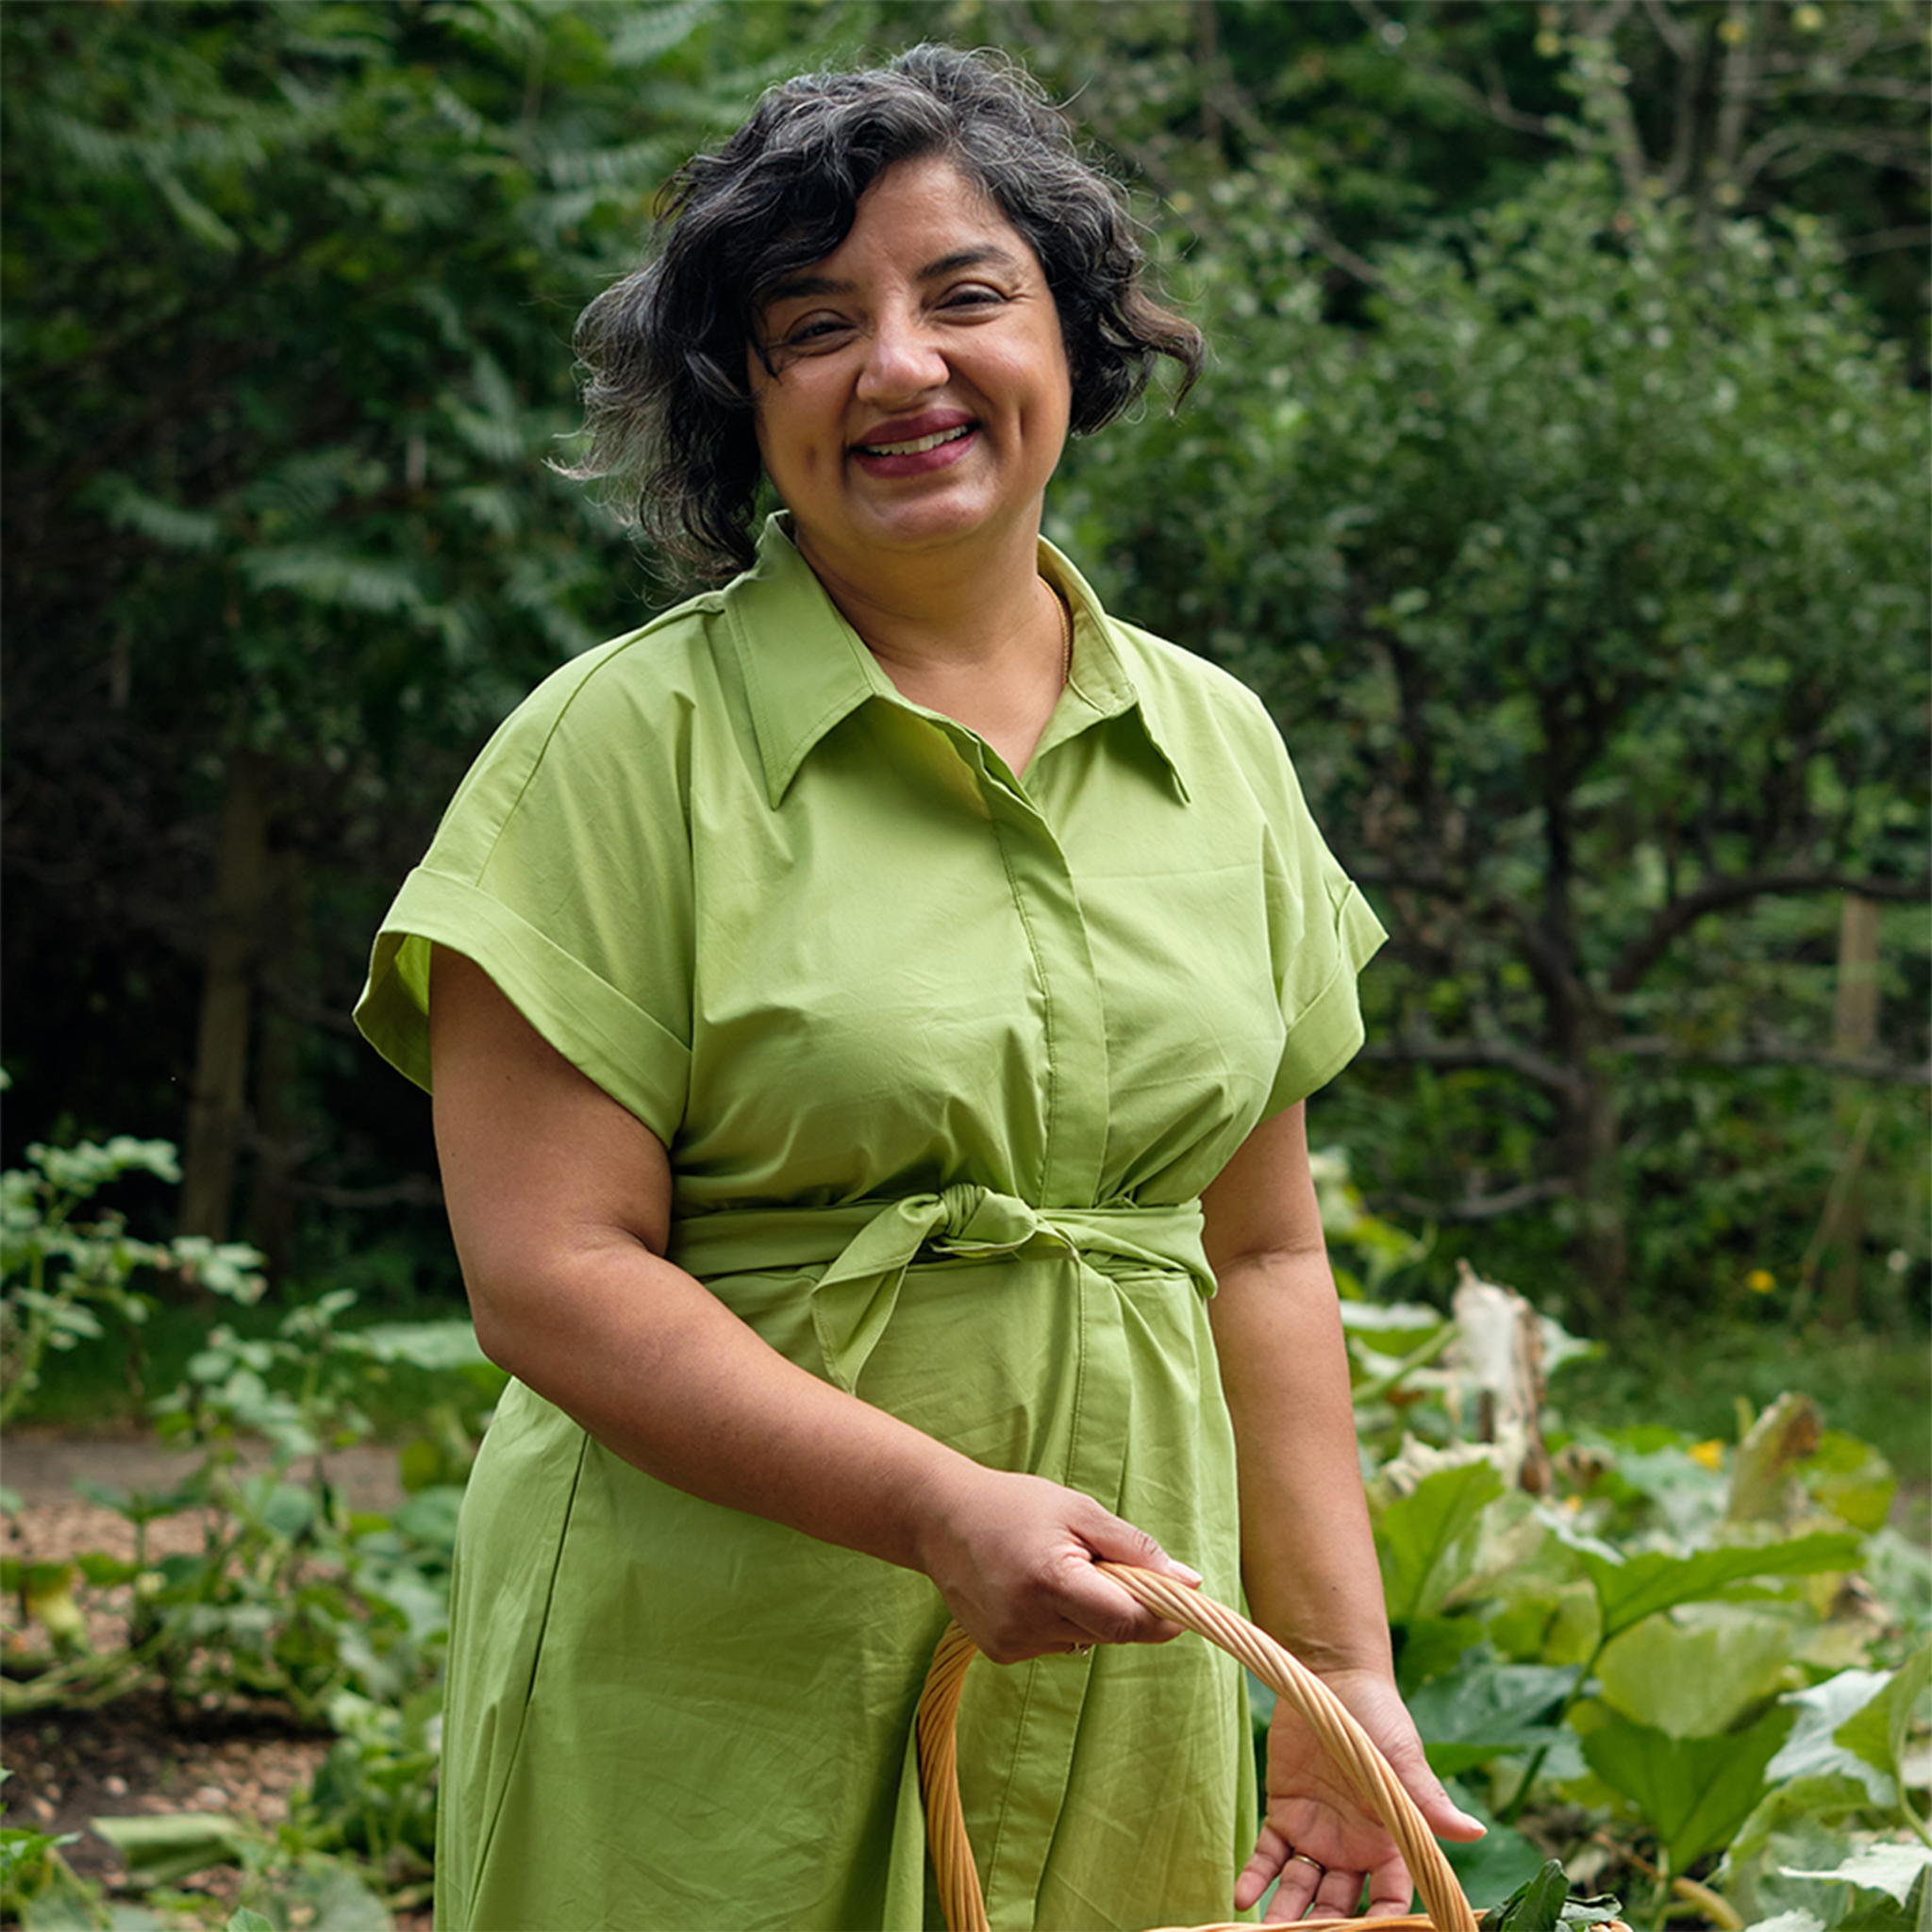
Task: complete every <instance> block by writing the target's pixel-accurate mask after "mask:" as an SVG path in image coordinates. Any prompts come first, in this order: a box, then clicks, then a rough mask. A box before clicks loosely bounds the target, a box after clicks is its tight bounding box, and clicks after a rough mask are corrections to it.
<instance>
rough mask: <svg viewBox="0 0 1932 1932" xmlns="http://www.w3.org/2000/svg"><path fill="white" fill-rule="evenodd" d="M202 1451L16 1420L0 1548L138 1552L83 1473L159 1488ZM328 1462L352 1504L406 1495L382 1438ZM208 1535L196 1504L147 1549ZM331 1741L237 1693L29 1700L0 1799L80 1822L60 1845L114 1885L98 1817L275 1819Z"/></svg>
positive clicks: (202, 1886)
mask: <svg viewBox="0 0 1932 1932" xmlns="http://www.w3.org/2000/svg"><path fill="white" fill-rule="evenodd" d="M196 1459H197V1458H196V1457H194V1456H193V1455H192V1454H183V1453H179V1452H169V1451H166V1450H163V1449H161V1448H160V1447H159V1446H158V1444H157V1443H156V1442H154V1441H152V1440H150V1439H147V1438H143V1437H141V1436H137V1435H131V1434H130V1435H121V1436H99V1437H76V1436H73V1435H68V1434H61V1435H58V1436H56V1435H42V1434H40V1433H37V1432H35V1431H32V1430H25V1429H23V1430H16V1431H10V1432H9V1433H8V1439H7V1441H6V1443H5V1445H4V1449H0V1483H4V1484H5V1486H6V1487H7V1488H8V1489H9V1490H11V1491H14V1492H15V1494H16V1495H17V1496H18V1497H19V1498H20V1500H21V1505H22V1507H20V1509H19V1510H18V1511H17V1512H15V1513H13V1514H10V1515H9V1516H8V1518H7V1519H6V1533H5V1554H6V1555H8V1556H9V1557H25V1558H27V1559H29V1560H32V1561H47V1560H51V1559H53V1558H57V1557H67V1556H73V1555H75V1554H77V1553H80V1552H83V1551H91V1550H98V1551H102V1552H105V1553H107V1554H108V1555H111V1556H118V1557H130V1556H131V1555H132V1554H133V1540H132V1533H131V1530H130V1528H129V1525H128V1524H127V1521H126V1519H125V1517H123V1516H121V1515H120V1514H118V1513H117V1512H116V1511H114V1510H112V1509H108V1508H104V1507H100V1506H99V1505H97V1504H93V1503H91V1502H88V1501H86V1500H85V1499H84V1498H82V1497H80V1496H79V1495H77V1494H76V1492H75V1487H74V1486H75V1483H76V1482H82V1481H85V1482H92V1483H98V1484H101V1485H103V1486H104V1487H106V1488H108V1489H111V1490H117V1491H126V1490H134V1489H140V1490H145V1491H150V1492H152V1491H164V1490H165V1489H167V1488H168V1487H170V1486H172V1484H174V1483H175V1481H177V1480H179V1479H180V1478H181V1477H183V1476H185V1475H187V1474H189V1473H190V1472H191V1471H192V1469H193V1467H194V1466H195V1462H196ZM328 1474H329V1476H330V1479H331V1481H332V1482H334V1483H335V1484H336V1485H337V1486H338V1488H339V1489H340V1490H341V1491H342V1493H343V1494H344V1496H345V1497H346V1499H347V1500H348V1502H349V1504H350V1507H354V1508H361V1509H372V1510H384V1511H386V1510H389V1509H392V1508H394V1507H395V1506H396V1504H397V1503H398V1501H399V1500H400V1497H401V1491H400V1489H399V1487H398V1485H397V1482H396V1474H395V1457H394V1456H393V1454H392V1453H391V1452H390V1451H388V1450H385V1449H379V1448H359V1449H353V1450H347V1451H342V1452H339V1453H337V1454H335V1455H332V1456H330V1457H328ZM201 1538H202V1518H201V1515H200V1512H198V1511H184V1512H183V1513H181V1514H180V1515H177V1516H172V1517H166V1518H163V1519H162V1520H161V1521H159V1522H158V1523H155V1524H151V1525H150V1527H149V1531H148V1539H149V1552H150V1555H151V1556H163V1555H166V1554H168V1553H169V1552H171V1551H179V1550H191V1549H194V1548H198V1547H199V1546H200V1542H201ZM20 1622H21V1619H20V1610H19V1606H18V1604H17V1603H15V1602H12V1601H8V1602H7V1603H6V1604H4V1606H0V1646H4V1647H7V1648H12V1647H13V1646H15V1645H18V1644H20V1643H22V1642H23V1641H24V1639H23V1634H22V1631H21V1628H20ZM90 1634H91V1637H92V1641H93V1643H94V1646H95V1647H96V1648H97V1649H105V1648H109V1647H112V1646H115V1645H117V1644H118V1643H120V1642H122V1641H125V1631H124V1630H122V1629H121V1628H119V1627H117V1624H116V1622H115V1620H113V1619H109V1618H99V1619H96V1620H94V1624H93V1627H92V1629H91V1632H90ZM36 1647H38V1646H36ZM328 1747H329V1740H328V1739H327V1738H326V1737H323V1736H319V1735H317V1734H315V1733H313V1732H309V1731H305V1730H303V1728H302V1727H301V1726H300V1725H299V1724H296V1723H294V1722H293V1719H292V1715H291V1713H290V1712H287V1711H285V1710H278V1709H276V1708H274V1707H267V1708H263V1707H257V1706H242V1705H239V1704H238V1705H236V1706H234V1707H209V1708H206V1709H200V1710H194V1711H191V1712H188V1713H186V1714H171V1713H170V1712H169V1711H168V1710H167V1709H166V1708H165V1707H164V1705H163V1701H162V1700H161V1698H160V1697H159V1696H158V1694H151V1693H143V1694H141V1695H138V1696H132V1697H125V1698H122V1699H119V1700H117V1701H116V1702H115V1703H113V1704H111V1705H108V1706H106V1707H102V1708H101V1709H98V1710H47V1711H34V1712H30V1713H28V1714H26V1715H25V1716H21V1717H18V1718H14V1719H11V1720H9V1722H8V1726H7V1733H6V1737H5V1739H4V1740H0V1757H4V1762H5V1764H6V1768H7V1770H8V1772H9V1773H10V1774H11V1775H10V1776H9V1778H8V1781H7V1784H6V1786H5V1788H4V1790H0V1799H4V1802H5V1805H6V1807H7V1815H8V1822H9V1823H11V1824H22V1825H31V1826H33V1827H34V1828H35V1829H37V1830H41V1831H45V1832H52V1833H65V1832H75V1833H77V1834H78V1836H77V1837H76V1839H75V1841H74V1842H73V1843H71V1844H69V1845H67V1846H65V1847H64V1848H63V1851H62V1856H63V1857H65V1858H66V1859H67V1861H68V1863H69V1864H70V1865H72V1866H73V1868H74V1870H75V1872H76V1873H78V1874H80V1875H81V1876H83V1877H85V1878H90V1879H93V1880H97V1881H100V1882H103V1883H105V1884H107V1885H108V1886H109V1887H110V1888H112V1887H115V1886H117V1885H118V1884H120V1882H121V1881H122V1880H123V1879H124V1878H125V1873H124V1872H123V1870H122V1868H121V1864H120V1860H119V1859H118V1857H116V1855H115V1853H114V1851H113V1849H112V1847H111V1846H110V1845H108V1842H107V1840H105V1839H103V1838H102V1837H100V1836H99V1834H98V1833H96V1832H94V1831H93V1830H92V1828H91V1827H92V1820H94V1819H96V1818H104V1817H116V1816H126V1815H128V1814H130V1813H137V1812H141V1813H162V1812H179V1811H219V1812H226V1813H229V1814H231V1815H233V1816H236V1817H241V1818H249V1819H253V1820H255V1821H256V1822H258V1824H262V1825H265V1826H267V1827H269V1828H271V1829H272V1828H273V1827H274V1826H275V1825H276V1824H279V1823H281V1822H282V1821H283V1820H284V1819H286V1818H287V1817H288V1815H289V1799H290V1794H291V1792H292V1791H294V1790H297V1789H299V1788H300V1787H302V1786H305V1785H307V1784H308V1781H309V1779H310V1778H311V1777H312V1776H313V1775H314V1773H315V1770H316V1767H317V1766H318V1765H319V1764H320V1763H321V1761H322V1759H323V1757H325V1755H326V1754H327V1751H328ZM239 1875H240V1874H236V1873H234V1872H232V1871H221V1870H216V1871H212V1872H209V1873H207V1874H199V1875H197V1876H196V1877H195V1878H193V1879H191V1880H189V1881H188V1882H187V1883H186V1884H184V1885H183V1886H182V1887H181V1890H187V1891H205V1892H207V1893H208V1895H209V1896H210V1897H211V1898H214V1899H219V1900H224V1901H226V1900H229V1899H231V1898H232V1894H233V1890H234V1888H235V1886H236V1884H237V1883H238V1882H239ZM397 1923H398V1925H399V1926H401V1927H409V1926H413V1925H417V1924H420V1925H422V1926H425V1927H426V1925H427V1923H428V1921H427V1915H426V1914H424V1915H421V1916H420V1918H402V1919H399V1920H398V1922H397Z"/></svg>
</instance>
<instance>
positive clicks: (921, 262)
mask: <svg viewBox="0 0 1932 1932" xmlns="http://www.w3.org/2000/svg"><path fill="white" fill-rule="evenodd" d="M975 264H986V265H989V266H997V265H1000V264H1006V265H1008V266H1010V267H1011V268H1012V269H1013V270H1015V271H1016V272H1019V273H1023V274H1024V273H1025V272H1026V271H1027V270H1029V269H1030V270H1034V271H1038V269H1039V266H1040V264H1039V261H1038V258H1036V257H1035V255H1034V253H1033V250H1032V248H1031V247H1030V246H1029V245H1028V244H1027V242H1026V241H1025V238H1024V236H1022V235H1021V234H1020V232H1019V230H1018V229H1016V228H1015V227H1014V226H1013V225H1012V224H1011V223H1010V222H1009V221H1008V219H1007V217H1006V215H1005V213H1004V212H1003V211H1002V210H1001V208H1000V206H999V204H998V203H997V202H996V201H994V200H993V199H992V197H991V195H989V194H988V193H987V192H986V191H985V190H984V189H982V188H981V187H980V186H979V184H978V183H977V182H975V181H974V180H973V179H972V178H971V177H970V176H969V175H965V174H964V173H962V172H961V170H960V169H959V167H958V164H957V163H955V162H953V161H951V160H948V159H945V158H942V157H940V156H937V155H933V156H924V157H921V158H917V159H914V160H909V161H898V162H895V163H894V164H893V165H892V166H891V167H890V168H887V169H886V170H884V171H883V172H882V173H881V174H880V175H877V176H876V177H875V178H874V180H873V181H872V182H871V183H870V184H869V185H868V186H867V188H866V190H865V192H864V193H862V194H861V195H860V196H859V198H858V208H857V209H856V210H855V212H854V215H853V221H852V226H851V227H850V228H849V229H848V230H847V231H846V233H845V236H844V239H843V240H842V241H841V242H840V243H839V245H838V246H837V247H836V248H834V249H832V250H831V251H830V253H828V254H826V255H824V256H821V257H820V258H817V259H816V260H811V261H807V262H804V263H801V264H800V265H799V266H798V267H797V268H795V269H791V268H788V269H783V270H781V271H779V273H778V274H777V275H775V276H774V277H773V278H772V279H771V280H769V281H767V282H766V283H764V284H763V286H762V287H760V288H759V290H758V294H757V298H756V300H757V306H758V307H759V308H764V307H766V306H768V305H769V304H772V303H774V302H782V301H786V300H788V299H793V298H805V297H810V296H814V295H823V294H836V293H841V292H845V291H849V290H850V289H852V288H854V287H855V286H857V281H858V279H862V278H864V277H865V276H867V275H873V274H876V273H878V272H880V271H881V270H885V269H890V270H891V272H893V273H895V274H908V275H911V276H912V277H913V278H914V279H915V280H926V279H930V278H931V277H934V276H937V275H945V274H949V273H955V272H957V271H958V270H959V269H961V268H966V267H971V266H973V265H975Z"/></svg>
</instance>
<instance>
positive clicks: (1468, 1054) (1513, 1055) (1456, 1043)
mask: <svg viewBox="0 0 1932 1932" xmlns="http://www.w3.org/2000/svg"><path fill="white" fill-rule="evenodd" d="M1361 1058H1363V1059H1368V1060H1390V1061H1394V1062H1397V1063H1398V1064H1402V1065H1410V1066H1413V1065H1421V1066H1430V1067H1444V1068H1447V1069H1449V1070H1451V1071H1452V1072H1453V1071H1456V1070H1457V1069H1460V1070H1463V1071H1466V1072H1489V1073H1507V1074H1517V1075H1519V1076H1520V1077H1521V1078H1523V1079H1524V1080H1527V1081H1528V1082H1529V1083H1530V1085H1531V1086H1533V1087H1541V1088H1542V1089H1543V1090H1544V1091H1546V1092H1550V1093H1556V1094H1560V1095H1561V1096H1563V1097H1564V1098H1565V1099H1571V1100H1574V1098H1575V1097H1576V1096H1577V1095H1578V1093H1579V1092H1580V1090H1581V1086H1582V1082H1581V1080H1580V1079H1579V1077H1578V1076H1577V1075H1576V1074H1574V1073H1573V1072H1572V1071H1571V1070H1570V1069H1569V1068H1568V1067H1561V1066H1558V1065H1557V1062H1556V1061H1555V1060H1552V1059H1545V1058H1543V1056H1542V1055H1541V1054H1540V1053H1535V1052H1532V1051H1531V1049H1530V1048H1528V1047H1526V1046H1518V1045H1516V1044H1515V1043H1514V1042H1513V1041H1507V1040H1498V1039H1495V1038H1491V1039H1488V1040H1437V1039H1433V1038H1424V1039H1416V1038H1414V1037H1412V1036H1411V1037H1407V1038H1404V1039H1401V1040H1392V1041H1374V1042H1372V1043H1371V1044H1370V1045H1368V1046H1365V1047H1364V1048H1363V1049H1362V1054H1361Z"/></svg>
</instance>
